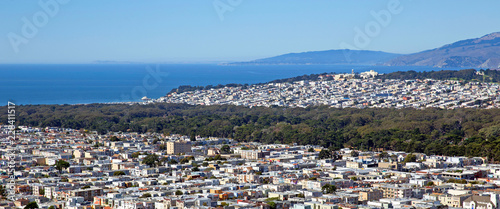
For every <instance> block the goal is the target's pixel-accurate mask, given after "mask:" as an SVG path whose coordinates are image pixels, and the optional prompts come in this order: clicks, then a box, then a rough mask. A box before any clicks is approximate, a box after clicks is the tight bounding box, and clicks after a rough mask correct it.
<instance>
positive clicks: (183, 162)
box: [179, 158, 189, 164]
mask: <svg viewBox="0 0 500 209" xmlns="http://www.w3.org/2000/svg"><path fill="white" fill-rule="evenodd" d="M179 163H180V164H186V163H189V159H188V158H182V159H181V161H179Z"/></svg>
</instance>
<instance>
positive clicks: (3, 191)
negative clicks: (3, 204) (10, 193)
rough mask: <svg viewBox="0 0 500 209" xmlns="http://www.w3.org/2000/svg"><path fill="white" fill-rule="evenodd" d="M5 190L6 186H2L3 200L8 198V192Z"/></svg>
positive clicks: (0, 188)
mask: <svg viewBox="0 0 500 209" xmlns="http://www.w3.org/2000/svg"><path fill="white" fill-rule="evenodd" d="M5 188H6V186H2V185H0V196H2V199H5V197H6V196H7V190H6V189H5Z"/></svg>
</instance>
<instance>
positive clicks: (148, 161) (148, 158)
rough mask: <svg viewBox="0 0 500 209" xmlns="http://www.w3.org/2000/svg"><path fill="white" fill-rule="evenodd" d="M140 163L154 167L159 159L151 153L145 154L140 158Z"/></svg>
mask: <svg viewBox="0 0 500 209" xmlns="http://www.w3.org/2000/svg"><path fill="white" fill-rule="evenodd" d="M142 163H144V164H146V165H149V167H156V166H157V165H158V164H159V163H160V159H159V158H158V155H156V154H151V155H148V156H146V157H145V158H144V159H143V160H142Z"/></svg>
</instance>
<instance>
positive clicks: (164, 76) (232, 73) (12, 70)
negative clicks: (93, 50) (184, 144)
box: [0, 64, 458, 106]
mask: <svg viewBox="0 0 500 209" xmlns="http://www.w3.org/2000/svg"><path fill="white" fill-rule="evenodd" d="M351 70H354V72H358V73H359V72H364V71H368V70H375V71H377V72H379V73H391V72H396V71H410V70H414V71H433V70H434V71H439V70H445V69H443V68H432V67H419V66H405V67H392V66H369V65H216V64H158V65H157V64H2V65H0V75H1V76H0V88H1V89H2V90H1V92H2V93H1V94H0V102H3V103H4V105H7V102H8V101H11V102H14V103H15V104H17V105H28V104H32V105H35V104H88V103H112V102H134V101H141V100H140V99H141V98H142V97H143V96H146V97H148V98H159V97H161V96H165V95H166V94H167V93H168V92H169V91H170V90H171V89H173V88H177V87H179V86H181V85H191V86H206V85H218V84H229V83H238V84H256V83H264V82H268V81H272V80H276V79H282V78H290V77H295V76H300V75H306V74H307V75H309V74H318V73H350V72H351ZM447 70H458V69H447ZM0 106H3V105H2V104H1V103H0Z"/></svg>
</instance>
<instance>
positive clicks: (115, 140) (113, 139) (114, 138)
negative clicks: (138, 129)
mask: <svg viewBox="0 0 500 209" xmlns="http://www.w3.org/2000/svg"><path fill="white" fill-rule="evenodd" d="M109 141H112V142H117V141H120V139H119V138H118V137H116V136H111V137H110V138H109Z"/></svg>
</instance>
